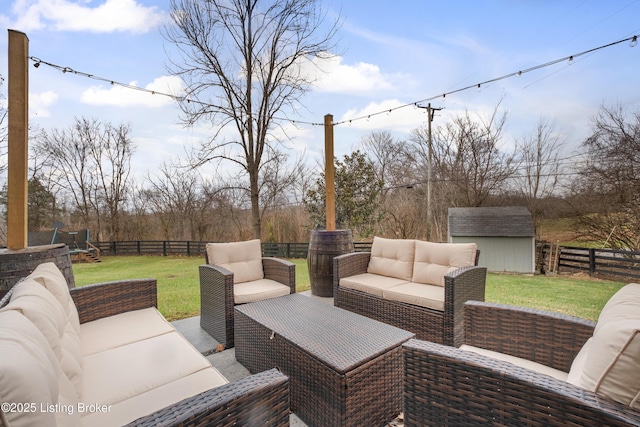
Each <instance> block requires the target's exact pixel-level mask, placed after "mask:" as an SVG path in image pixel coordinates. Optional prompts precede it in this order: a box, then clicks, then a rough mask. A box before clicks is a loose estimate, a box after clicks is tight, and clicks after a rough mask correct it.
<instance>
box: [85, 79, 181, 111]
mask: <svg viewBox="0 0 640 427" xmlns="http://www.w3.org/2000/svg"><path fill="white" fill-rule="evenodd" d="M129 85H130V86H135V87H138V86H137V83H136V82H131V83H130V84H129ZM183 87H184V86H183V82H182V80H181V79H180V78H179V77H175V76H162V77H158V78H156V79H155V80H154V81H153V82H151V83H149V84H148V85H147V86H145V87H144V88H141V89H145V90H144V91H142V90H140V91H138V90H135V89H131V88H126V87H123V86H119V85H112V86H110V87H109V88H107V89H105V88H104V87H103V86H101V85H99V86H91V87H90V88H89V89H87V90H86V91H84V93H83V94H82V98H81V101H82V102H84V103H86V104H91V105H115V106H119V107H129V106H134V105H142V106H146V107H164V106H165V105H168V104H171V103H174V102H175V101H174V99H173V98H171V97H169V96H166V95H165V94H168V95H173V96H180V94H181V93H183ZM149 91H155V92H156V93H155V94H153V93H149Z"/></svg>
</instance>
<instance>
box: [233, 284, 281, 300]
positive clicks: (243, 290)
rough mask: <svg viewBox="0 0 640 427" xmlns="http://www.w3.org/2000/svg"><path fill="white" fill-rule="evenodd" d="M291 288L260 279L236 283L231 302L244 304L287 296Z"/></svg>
mask: <svg viewBox="0 0 640 427" xmlns="http://www.w3.org/2000/svg"><path fill="white" fill-rule="evenodd" d="M290 293H291V288H290V287H289V286H286V285H283V284H282V283H279V282H276V281H275V280H271V279H260V280H254V281H252V282H243V283H236V284H234V285H233V302H234V303H235V304H245V303H248V302H256V301H262V300H263V299H269V298H276V297H281V296H284V295H289V294H290Z"/></svg>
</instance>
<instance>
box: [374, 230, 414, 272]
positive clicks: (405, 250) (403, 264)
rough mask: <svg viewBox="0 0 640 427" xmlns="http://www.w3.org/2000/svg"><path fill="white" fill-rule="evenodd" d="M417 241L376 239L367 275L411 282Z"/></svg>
mask: <svg viewBox="0 0 640 427" xmlns="http://www.w3.org/2000/svg"><path fill="white" fill-rule="evenodd" d="M414 254H415V240H407V239H384V238H382V237H377V236H376V237H374V238H373V244H372V245H371V259H370V260H369V265H368V266H367V273H372V274H379V275H382V276H388V277H395V278H397V279H402V280H406V281H407V282H408V281H410V280H411V275H412V274H413V258H414Z"/></svg>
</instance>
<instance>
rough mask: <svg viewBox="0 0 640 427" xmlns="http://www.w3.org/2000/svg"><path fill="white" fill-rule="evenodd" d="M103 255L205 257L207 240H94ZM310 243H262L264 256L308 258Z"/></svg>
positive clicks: (359, 245)
mask: <svg viewBox="0 0 640 427" xmlns="http://www.w3.org/2000/svg"><path fill="white" fill-rule="evenodd" d="M92 243H93V245H94V246H96V247H98V248H99V249H100V254H101V255H103V256H109V255H161V256H168V255H181V256H202V257H204V252H205V248H206V245H207V242H199V241H185V240H131V241H122V242H92ZM353 246H354V250H355V251H356V252H365V251H369V250H371V242H354V244H353ZM308 251H309V243H272V242H263V243H262V254H263V255H264V256H270V257H278V258H306V257H307V252H308Z"/></svg>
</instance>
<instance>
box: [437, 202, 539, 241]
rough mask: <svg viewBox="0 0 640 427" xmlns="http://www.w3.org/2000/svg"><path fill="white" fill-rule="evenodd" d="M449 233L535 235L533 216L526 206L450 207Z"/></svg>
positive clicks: (493, 235)
mask: <svg viewBox="0 0 640 427" xmlns="http://www.w3.org/2000/svg"><path fill="white" fill-rule="evenodd" d="M449 235H450V236H452V237H455V236H460V237H462V236H465V237H535V235H536V234H535V229H534V227H533V218H532V217H531V213H529V210H528V209H527V208H526V207H524V206H506V207H489V208H449Z"/></svg>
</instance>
